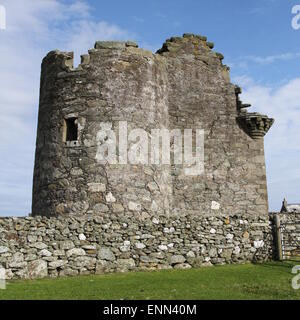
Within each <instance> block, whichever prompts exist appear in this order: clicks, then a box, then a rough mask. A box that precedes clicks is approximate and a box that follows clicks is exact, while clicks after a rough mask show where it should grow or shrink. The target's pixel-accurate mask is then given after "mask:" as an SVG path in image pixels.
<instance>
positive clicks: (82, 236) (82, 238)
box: [78, 233, 86, 241]
mask: <svg viewBox="0 0 300 320" xmlns="http://www.w3.org/2000/svg"><path fill="white" fill-rule="evenodd" d="M78 238H79V240H81V241H85V240H86V236H85V235H84V234H83V233H80V234H79V236H78Z"/></svg>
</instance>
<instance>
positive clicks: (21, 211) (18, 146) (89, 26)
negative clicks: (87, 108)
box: [0, 0, 133, 216]
mask: <svg viewBox="0 0 300 320" xmlns="http://www.w3.org/2000/svg"><path fill="white" fill-rule="evenodd" d="M1 4H3V5H4V6H5V8H6V11H7V29H6V30H5V31H2V30H1V32H0V52H1V59H0V70H1V73H0V97H1V99H0V111H1V114H0V137H1V138H0V154H1V157H0V216H3V215H26V214H27V213H28V212H30V206H31V182H32V170H33V163H34V148H35V135H36V119H37V111H38V101H39V80H40V79H39V77H40V65H41V61H42V58H43V57H44V56H45V55H46V53H47V52H48V51H50V50H53V49H60V50H68V51H73V49H74V51H75V57H76V59H75V60H76V61H75V63H78V62H79V55H80V54H83V53H86V52H87V50H88V49H90V48H92V47H93V45H94V42H95V41H96V40H106V39H120V40H121V39H130V38H133V35H132V34H130V33H129V32H127V31H126V30H124V29H123V28H121V27H119V26H117V25H113V24H110V23H108V22H106V21H95V20H93V18H92V16H91V12H92V8H91V7H90V6H89V5H88V4H87V3H86V2H85V1H74V2H73V3H71V4H66V2H63V1H60V0H27V1H26V2H24V1H23V0H14V1H11V0H2V1H1Z"/></svg>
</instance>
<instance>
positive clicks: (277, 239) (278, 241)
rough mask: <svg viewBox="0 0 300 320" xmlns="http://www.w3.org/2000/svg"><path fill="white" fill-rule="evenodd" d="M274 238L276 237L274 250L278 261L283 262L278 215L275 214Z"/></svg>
mask: <svg viewBox="0 0 300 320" xmlns="http://www.w3.org/2000/svg"><path fill="white" fill-rule="evenodd" d="M275 228H276V232H275V237H276V249H277V258H278V260H283V255H282V242H281V231H280V218H279V215H278V214H275Z"/></svg>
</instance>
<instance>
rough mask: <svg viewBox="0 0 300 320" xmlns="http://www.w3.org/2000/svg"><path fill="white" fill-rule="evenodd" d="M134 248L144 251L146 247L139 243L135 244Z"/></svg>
mask: <svg viewBox="0 0 300 320" xmlns="http://www.w3.org/2000/svg"><path fill="white" fill-rule="evenodd" d="M135 246H136V248H137V249H144V248H145V247H146V246H145V245H144V244H143V243H141V242H138V243H136V244H135Z"/></svg>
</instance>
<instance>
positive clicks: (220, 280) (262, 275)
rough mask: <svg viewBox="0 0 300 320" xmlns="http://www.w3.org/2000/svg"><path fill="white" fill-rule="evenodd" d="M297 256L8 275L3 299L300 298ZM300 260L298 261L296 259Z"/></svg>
mask: <svg viewBox="0 0 300 320" xmlns="http://www.w3.org/2000/svg"><path fill="white" fill-rule="evenodd" d="M296 264H297V263H296V262H294V263H293V262H284V263H280V262H269V263H263V264H244V265H225V266H215V267H206V268H200V269H189V270H163V271H153V272H131V273H122V274H106V275H91V276H78V277H72V278H57V279H41V280H15V281H8V282H7V288H6V290H0V300H2V299H89V300H90V299H97V300H98V299H125V300H126V299H127V300H131V299H143V300H145V299H298V300H300V289H299V290H294V289H293V288H292V287H291V280H292V278H293V276H295V275H293V274H292V273H291V270H292V267H293V265H296ZM298 264H300V263H299V262H298Z"/></svg>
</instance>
